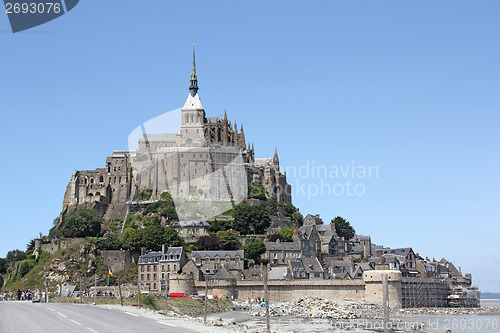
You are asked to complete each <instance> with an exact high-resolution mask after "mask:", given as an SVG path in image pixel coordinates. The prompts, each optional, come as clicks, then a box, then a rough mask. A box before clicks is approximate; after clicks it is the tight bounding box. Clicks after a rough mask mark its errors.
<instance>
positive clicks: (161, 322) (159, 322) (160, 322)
mask: <svg viewBox="0 0 500 333" xmlns="http://www.w3.org/2000/svg"><path fill="white" fill-rule="evenodd" d="M156 322H157V323H158V324H162V325H167V326H172V327H173V326H174V325H171V324H167V323H164V322H163V321H156Z"/></svg>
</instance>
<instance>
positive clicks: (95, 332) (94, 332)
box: [85, 327, 97, 333]
mask: <svg viewBox="0 0 500 333" xmlns="http://www.w3.org/2000/svg"><path fill="white" fill-rule="evenodd" d="M85 328H86V329H88V330H89V331H90V332H93V333H97V331H94V330H93V329H91V328H90V327H85Z"/></svg>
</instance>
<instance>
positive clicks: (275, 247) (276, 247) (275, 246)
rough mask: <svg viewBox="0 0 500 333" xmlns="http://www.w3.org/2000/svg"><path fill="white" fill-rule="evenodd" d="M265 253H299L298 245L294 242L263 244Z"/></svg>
mask: <svg viewBox="0 0 500 333" xmlns="http://www.w3.org/2000/svg"><path fill="white" fill-rule="evenodd" d="M264 244H265V245H266V250H267V251H299V252H300V245H298V244H297V243H295V242H279V243H278V242H265V243H264Z"/></svg>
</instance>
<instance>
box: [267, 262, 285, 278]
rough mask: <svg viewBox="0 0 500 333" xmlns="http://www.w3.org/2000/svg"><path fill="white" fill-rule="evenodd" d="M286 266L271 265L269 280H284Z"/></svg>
mask: <svg viewBox="0 0 500 333" xmlns="http://www.w3.org/2000/svg"><path fill="white" fill-rule="evenodd" d="M287 270H288V267H287V265H276V266H274V267H271V270H270V271H269V272H268V273H269V280H285V278H286V273H287Z"/></svg>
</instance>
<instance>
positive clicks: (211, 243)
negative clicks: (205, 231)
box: [196, 235, 221, 251]
mask: <svg viewBox="0 0 500 333" xmlns="http://www.w3.org/2000/svg"><path fill="white" fill-rule="evenodd" d="M196 245H197V246H198V248H199V249H200V250H205V251H215V250H220V248H221V245H220V239H219V237H217V235H209V236H201V237H200V238H198V240H197V241H196Z"/></svg>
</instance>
